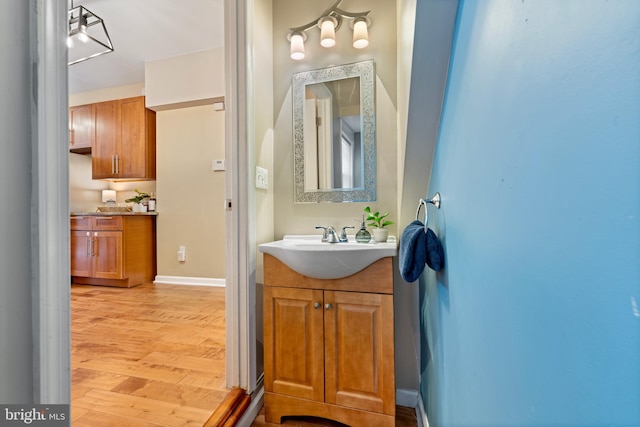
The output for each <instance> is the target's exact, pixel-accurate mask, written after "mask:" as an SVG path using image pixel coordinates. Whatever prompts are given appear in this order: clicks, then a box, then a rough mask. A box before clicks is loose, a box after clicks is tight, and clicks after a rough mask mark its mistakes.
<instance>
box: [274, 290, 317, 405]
mask: <svg viewBox="0 0 640 427" xmlns="http://www.w3.org/2000/svg"><path fill="white" fill-rule="evenodd" d="M323 307H324V304H323V292H322V291H321V290H316V289H296V288H280V287H271V286H265V288H264V340H265V350H266V351H265V370H264V372H265V390H266V391H268V392H274V393H279V394H283V395H287V396H293V397H299V398H303V399H309V400H315V401H320V402H322V401H324V327H323V311H324V309H323Z"/></svg>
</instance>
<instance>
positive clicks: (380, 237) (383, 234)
mask: <svg viewBox="0 0 640 427" xmlns="http://www.w3.org/2000/svg"><path fill="white" fill-rule="evenodd" d="M388 237H389V230H387V229H386V228H374V229H373V240H375V241H376V242H378V243H384V242H386V241H387V238H388Z"/></svg>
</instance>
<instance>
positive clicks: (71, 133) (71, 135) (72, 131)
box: [69, 128, 76, 145]
mask: <svg viewBox="0 0 640 427" xmlns="http://www.w3.org/2000/svg"><path fill="white" fill-rule="evenodd" d="M75 134H76V131H75V129H73V128H72V129H69V142H71V145H73V144H75V143H76V139H75Z"/></svg>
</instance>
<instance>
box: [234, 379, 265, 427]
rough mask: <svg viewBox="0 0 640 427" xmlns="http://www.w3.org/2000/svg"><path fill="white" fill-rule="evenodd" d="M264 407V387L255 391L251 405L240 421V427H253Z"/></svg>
mask: <svg viewBox="0 0 640 427" xmlns="http://www.w3.org/2000/svg"><path fill="white" fill-rule="evenodd" d="M262 405H264V386H262V387H260V388H259V389H257V390H256V391H254V393H253V396H252V399H251V404H250V405H249V407H248V408H247V410H246V411H245V412H244V415H243V416H242V418H240V421H238V424H237V426H238V427H251V424H252V423H253V421H254V420H255V419H256V417H257V416H258V414H259V413H260V409H262Z"/></svg>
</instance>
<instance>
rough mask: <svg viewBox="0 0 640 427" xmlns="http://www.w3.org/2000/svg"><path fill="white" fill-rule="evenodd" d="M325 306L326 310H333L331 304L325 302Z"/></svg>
mask: <svg viewBox="0 0 640 427" xmlns="http://www.w3.org/2000/svg"><path fill="white" fill-rule="evenodd" d="M324 308H325V310H327V311H329V310H331V308H332V307H331V304H325V305H324Z"/></svg>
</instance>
